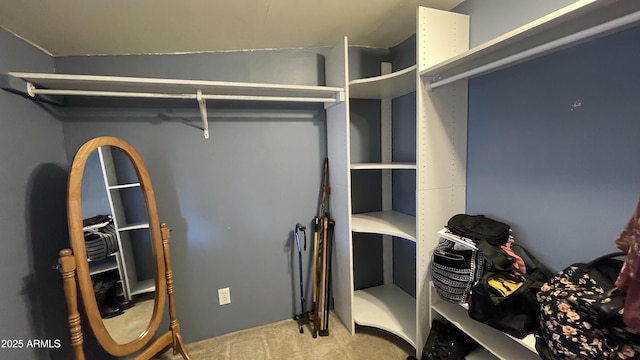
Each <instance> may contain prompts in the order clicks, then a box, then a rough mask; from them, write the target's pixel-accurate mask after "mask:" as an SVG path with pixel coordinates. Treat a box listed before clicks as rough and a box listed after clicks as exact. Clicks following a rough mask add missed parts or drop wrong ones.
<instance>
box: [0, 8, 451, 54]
mask: <svg viewBox="0 0 640 360" xmlns="http://www.w3.org/2000/svg"><path fill="white" fill-rule="evenodd" d="M460 2H462V0H0V27H3V28H5V29H6V30H8V31H10V32H12V33H14V34H16V35H17V36H19V37H21V38H23V39H25V40H27V41H28V42H30V43H32V44H34V45H35V46H37V47H39V48H41V49H43V50H44V51H46V52H47V53H49V54H51V55H54V56H66V55H103V54H160V53H162V54H165V53H189V52H206V51H229V50H246V49H279V48H297V47H305V48H307V47H318V46H333V45H335V44H337V43H338V42H339V41H340V39H341V38H342V36H344V35H347V36H349V43H350V44H351V45H361V46H371V47H381V48H389V47H391V46H394V45H396V44H398V43H399V42H400V41H402V40H404V39H405V38H407V37H408V36H410V35H411V34H413V33H415V18H416V15H415V12H416V7H417V6H428V7H432V8H436V9H443V10H449V9H451V8H453V7H454V6H455V5H457V4H458V3H460Z"/></svg>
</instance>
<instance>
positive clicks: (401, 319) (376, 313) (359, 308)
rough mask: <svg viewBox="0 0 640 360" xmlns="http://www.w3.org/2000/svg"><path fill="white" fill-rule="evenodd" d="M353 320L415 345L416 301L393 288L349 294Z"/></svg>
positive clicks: (391, 286)
mask: <svg viewBox="0 0 640 360" xmlns="http://www.w3.org/2000/svg"><path fill="white" fill-rule="evenodd" d="M353 319H354V321H355V322H356V324H359V325H364V326H372V327H375V328H378V329H382V330H385V331H388V332H390V333H393V334H395V335H398V336H399V337H401V338H402V339H404V340H405V341H407V342H408V343H409V344H411V345H412V346H413V347H415V346H416V300H415V299H414V298H412V297H411V296H410V295H409V294H407V293H406V292H404V291H403V290H401V289H400V288H399V287H397V286H396V285H382V286H376V287H371V288H367V289H363V290H358V291H355V292H354V293H353Z"/></svg>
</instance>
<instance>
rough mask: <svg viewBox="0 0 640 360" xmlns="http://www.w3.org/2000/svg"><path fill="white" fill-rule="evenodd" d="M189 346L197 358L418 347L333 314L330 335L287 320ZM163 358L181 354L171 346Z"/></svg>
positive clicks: (311, 358) (402, 351)
mask: <svg viewBox="0 0 640 360" xmlns="http://www.w3.org/2000/svg"><path fill="white" fill-rule="evenodd" d="M183 331H184V330H183ZM187 349H188V350H189V353H190V355H191V358H192V359H193V360H201V359H207V360H208V359H215V360H288V359H290V360H298V359H299V360H405V359H406V358H407V355H408V354H411V355H413V352H414V351H415V350H414V349H413V347H412V346H411V345H409V344H408V343H406V342H405V341H403V340H402V339H400V338H398V337H396V336H395V335H392V334H389V333H387V332H384V331H382V330H378V329H373V328H368V327H357V329H356V334H355V335H351V334H350V333H349V331H348V330H347V329H346V328H345V327H344V325H343V324H342V323H341V322H340V321H339V320H338V319H337V318H336V317H335V316H334V315H333V314H331V318H330V319H329V336H326V337H317V338H315V339H314V338H312V337H311V333H310V332H309V330H308V328H305V331H304V333H303V334H300V333H299V332H298V326H297V323H296V322H295V321H294V320H283V321H279V322H277V323H273V324H268V325H265V326H260V327H256V328H252V329H247V330H242V331H238V332H234V333H231V334H226V335H222V336H219V337H215V338H212V339H207V340H202V341H198V342H194V343H190V344H187ZM160 359H162V360H177V359H181V357H180V356H179V355H178V356H174V355H173V354H172V351H171V350H170V351H168V352H167V353H165V354H163V355H162V356H161V357H160Z"/></svg>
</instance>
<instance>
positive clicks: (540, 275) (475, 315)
mask: <svg viewBox="0 0 640 360" xmlns="http://www.w3.org/2000/svg"><path fill="white" fill-rule="evenodd" d="M513 248H514V250H515V249H516V248H519V249H520V250H521V252H523V253H524V254H522V255H525V256H526V258H528V261H525V263H526V264H527V274H522V275H518V274H515V273H514V272H508V271H504V272H502V271H496V272H488V273H486V274H485V275H484V276H483V277H482V279H481V280H480V281H479V282H478V284H477V285H476V286H474V287H473V290H472V292H471V301H470V304H469V312H468V314H469V316H470V317H471V318H472V319H475V320H477V321H479V322H481V323H484V324H486V325H489V326H491V327H493V328H496V329H498V330H500V331H502V332H505V333H507V334H509V335H511V336H513V337H516V338H519V339H522V338H524V337H525V336H527V335H528V334H531V333H533V332H535V331H536V330H537V329H538V327H539V326H540V321H539V318H538V311H539V308H538V301H537V299H536V294H537V293H538V291H539V290H540V288H541V287H542V285H543V284H544V283H545V282H546V281H548V280H549V279H550V278H551V277H552V276H553V273H552V272H551V271H550V270H549V269H548V268H547V267H546V266H545V265H543V264H542V263H541V262H540V261H538V260H537V259H536V258H535V257H534V256H533V255H531V253H529V252H528V251H527V250H526V249H525V248H524V247H522V246H520V245H515V244H514V245H513ZM523 259H525V257H523ZM497 278H502V279H508V280H511V281H513V282H514V283H518V285H517V286H515V287H517V290H515V291H511V292H509V293H508V294H503V293H500V292H499V291H497V290H496V288H494V287H492V282H493V281H496V279H497ZM506 287H507V289H509V288H510V287H512V285H511V283H509V285H506Z"/></svg>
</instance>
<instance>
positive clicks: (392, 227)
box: [326, 8, 468, 354]
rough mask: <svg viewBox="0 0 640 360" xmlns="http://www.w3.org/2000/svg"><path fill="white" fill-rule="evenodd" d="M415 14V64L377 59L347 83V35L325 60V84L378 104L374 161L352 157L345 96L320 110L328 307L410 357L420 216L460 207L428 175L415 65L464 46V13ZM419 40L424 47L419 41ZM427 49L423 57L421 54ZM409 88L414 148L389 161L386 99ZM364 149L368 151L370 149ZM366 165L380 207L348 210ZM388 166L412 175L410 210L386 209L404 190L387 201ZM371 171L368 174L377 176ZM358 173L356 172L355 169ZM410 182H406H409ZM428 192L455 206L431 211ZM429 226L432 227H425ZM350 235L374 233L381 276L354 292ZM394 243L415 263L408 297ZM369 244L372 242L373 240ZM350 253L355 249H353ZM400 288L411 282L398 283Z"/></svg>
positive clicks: (425, 303) (419, 307) (417, 325)
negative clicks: (329, 253) (329, 235)
mask: <svg viewBox="0 0 640 360" xmlns="http://www.w3.org/2000/svg"><path fill="white" fill-rule="evenodd" d="M416 16H417V19H416V20H417V28H418V29H419V30H418V31H417V32H418V38H419V39H418V40H417V42H416V47H417V52H418V56H417V59H416V65H412V66H409V67H406V68H404V69H401V70H397V71H391V66H390V64H389V65H386V64H383V65H382V69H381V74H382V75H380V76H375V77H370V78H363V79H355V80H349V73H348V69H349V64H348V62H349V59H348V56H347V54H348V39H346V38H345V39H344V41H343V42H342V43H340V44H339V45H338V46H336V47H335V48H334V49H333V50H332V51H331V53H330V55H329V56H328V57H327V62H326V63H327V76H328V78H327V84H328V85H331V86H345V87H346V89H345V90H346V99H348V100H351V99H373V100H379V102H380V150H381V153H380V154H373V156H370V155H371V154H366V155H365V156H364V157H365V158H374V159H377V158H379V159H380V161H379V162H357V161H353V160H352V153H351V150H352V149H351V136H352V134H351V126H350V125H351V114H350V101H345V103H344V104H340V105H339V106H335V107H332V108H330V109H328V110H327V149H328V153H329V158H330V164H329V166H330V173H331V177H330V180H331V189H332V200H331V211H332V213H333V214H334V218H336V228H335V235H334V238H335V242H336V244H335V252H334V258H333V261H334V264H333V266H334V267H333V268H332V272H333V273H334V277H333V289H334V299H335V311H336V313H337V314H338V316H339V318H340V319H341V320H342V321H343V323H344V324H345V325H346V326H347V328H348V329H349V330H350V331H351V332H355V329H356V324H357V325H362V326H371V327H376V328H379V329H383V330H386V331H388V332H390V333H392V334H395V335H396V336H398V337H400V338H402V339H404V340H405V341H406V342H407V343H409V344H411V345H412V346H413V347H414V348H415V349H416V354H419V353H420V352H421V351H422V346H423V344H424V341H425V340H426V337H427V335H428V331H429V327H430V325H429V323H428V319H429V315H428V314H429V298H428V295H429V290H428V287H427V286H423V284H424V279H426V278H427V271H428V261H429V260H428V259H429V258H430V252H431V251H432V249H433V247H435V245H433V246H432V245H431V244H430V240H429V237H428V236H424V234H433V232H434V231H435V230H433V225H430V224H427V223H425V220H426V219H429V217H432V216H433V213H434V212H438V213H440V212H441V213H443V214H442V215H438V216H437V218H446V216H447V215H448V214H449V213H450V212H451V211H460V210H461V209H463V208H464V204H460V202H459V201H451V200H450V198H449V195H448V194H451V193H452V192H451V191H450V189H448V187H449V186H448V185H446V184H445V185H444V186H440V184H434V181H433V179H432V177H433V174H437V173H436V172H434V171H433V170H437V169H438V168H439V167H434V164H432V163H430V159H432V158H437V157H438V156H439V154H436V152H437V151H438V150H439V148H437V147H438V146H439V145H440V142H435V143H433V144H430V141H429V136H428V133H429V132H430V131H431V130H432V129H431V128H430V127H429V126H428V124H427V123H426V122H425V120H424V119H423V118H424V116H423V110H422V108H423V107H424V105H423V102H422V98H421V96H423V95H422V93H423V91H424V89H422V86H421V80H420V78H419V72H418V69H419V68H420V66H421V65H420V64H421V63H428V64H432V63H435V62H436V61H438V60H442V59H445V58H447V57H449V56H453V55H455V54H458V53H460V52H462V51H464V50H466V49H467V43H468V40H467V39H468V21H467V17H466V16H465V15H460V14H455V13H451V12H446V11H440V10H434V9H427V8H419V10H418V13H417V14H416ZM452 34H453V36H457V37H458V38H459V41H455V42H452V41H442V39H448V38H450V37H451V36H452ZM421 41H422V42H421ZM427 43H428V44H429V45H426V44H427ZM425 49H426V50H425ZM427 51H428V52H429V55H425V54H426V52H427ZM330 75H332V76H330ZM412 93H413V94H415V96H416V105H415V106H416V107H415V112H416V115H415V116H416V119H415V125H414V126H415V129H414V130H412V131H411V132H410V134H411V135H410V136H415V148H413V149H408V148H404V149H403V156H405V157H406V156H409V157H414V158H415V161H409V162H407V161H394V155H395V154H394V152H393V149H394V148H395V146H394V144H393V143H392V142H393V141H394V137H393V136H392V131H393V129H394V126H393V124H394V122H395V121H397V120H399V119H394V118H393V115H394V114H393V111H392V106H394V104H393V103H392V100H394V99H398V98H400V97H403V96H405V95H409V96H414V95H411V94H412ZM412 111H413V109H412ZM411 116H412V115H411ZM421 116H423V117H421ZM412 122H413V121H412ZM407 124H408V123H407ZM407 124H403V128H404V127H406V126H408V125H407ZM465 125H466V122H465ZM437 133H440V132H439V131H438V132H437ZM406 135H407V134H406V133H404V132H403V133H402V134H401V135H400V134H396V136H401V137H404V136H406ZM396 140H397V139H396ZM399 141H402V140H399ZM413 141H414V139H411V142H410V144H412V143H413ZM426 144H428V145H426ZM425 145H426V146H425ZM445 148H446V147H445ZM364 150H365V151H367V150H369V151H370V149H364ZM405 152H406V153H405ZM452 156H454V155H452ZM355 157H357V155H355V156H354V158H355ZM448 160H449V159H445V160H444V161H439V162H437V163H436V164H435V165H437V166H440V165H439V164H442V165H443V166H445V164H446V166H448V167H450V165H449V164H447V162H448ZM369 170H375V171H377V172H378V173H379V174H380V175H379V176H380V182H381V188H380V192H374V193H371V194H370V196H372V197H380V198H381V209H379V210H376V211H373V212H364V213H354V212H353V206H352V205H353V204H352V201H354V199H353V198H352V190H353V189H355V188H356V187H358V186H360V184H358V183H352V181H351V180H352V177H353V176H356V175H355V174H356V173H357V172H360V171H369ZM394 171H401V172H402V176H403V177H404V176H406V178H407V179H408V178H409V177H413V179H415V188H413V187H412V188H402V192H403V194H412V195H413V196H415V208H413V209H411V207H413V205H412V204H413V199H412V200H411V201H410V203H408V204H403V205H402V206H400V208H402V209H403V211H402V212H401V211H399V210H397V209H395V208H394V205H393V203H394V201H408V198H405V197H404V195H403V196H402V197H401V198H399V199H395V200H394V199H393V196H394V191H393V181H394V176H393V175H394ZM378 173H376V174H374V176H376V177H377V176H378ZM358 177H360V175H359V174H358ZM413 179H412V180H411V181H410V183H413V182H414V180H413ZM376 181H377V180H376ZM447 182H448V181H447ZM409 186H411V185H409ZM431 190H433V191H431ZM407 196H410V195H407ZM436 196H440V198H441V200H440V201H442V202H444V203H452V204H455V205H454V207H453V208H450V207H449V206H444V207H443V209H444V210H442V211H440V210H438V209H437V208H438V203H437V202H436V199H435V197H436ZM432 200H433V201H432ZM432 205H435V206H434V209H431V208H430V207H431V206H432ZM405 212H406V213H405ZM407 213H410V214H411V215H408V214H407ZM413 214H415V215H413ZM436 221H437V220H436ZM441 224H442V222H440V221H438V227H440V226H441ZM430 230H433V231H431V232H429V231H430ZM356 233H367V234H376V235H380V237H381V238H382V258H383V259H382V267H383V271H382V272H383V275H382V276H383V278H384V279H383V283H382V284H380V285H378V286H371V287H365V288H362V289H358V290H356V288H355V286H354V272H356V271H357V269H354V267H357V266H359V264H356V263H355V262H354V246H353V238H354V236H355V234H356ZM378 238H379V237H377V238H376V239H378ZM394 241H397V242H400V244H402V246H403V247H404V246H405V244H407V245H408V243H413V245H410V246H408V249H411V248H413V247H415V260H411V261H414V264H410V266H409V267H410V268H413V267H415V274H414V275H413V276H412V278H414V280H409V282H411V281H415V294H410V293H409V292H408V291H409V290H403V287H404V286H403V287H401V286H400V285H397V284H395V283H394V281H393V278H394V276H393V271H394V264H393V261H394V255H393V246H394ZM403 241H406V242H407V243H403ZM376 243H377V244H379V242H377V241H376ZM359 244H360V243H359ZM359 246H363V247H365V248H366V247H367V246H368V242H367V240H366V238H365V239H364V240H363V242H362V245H359ZM376 246H379V245H376ZM358 251H361V250H360V248H359V250H358ZM409 251H411V250H409ZM403 260H404V258H403ZM406 287H408V288H410V287H412V286H409V285H406Z"/></svg>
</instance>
